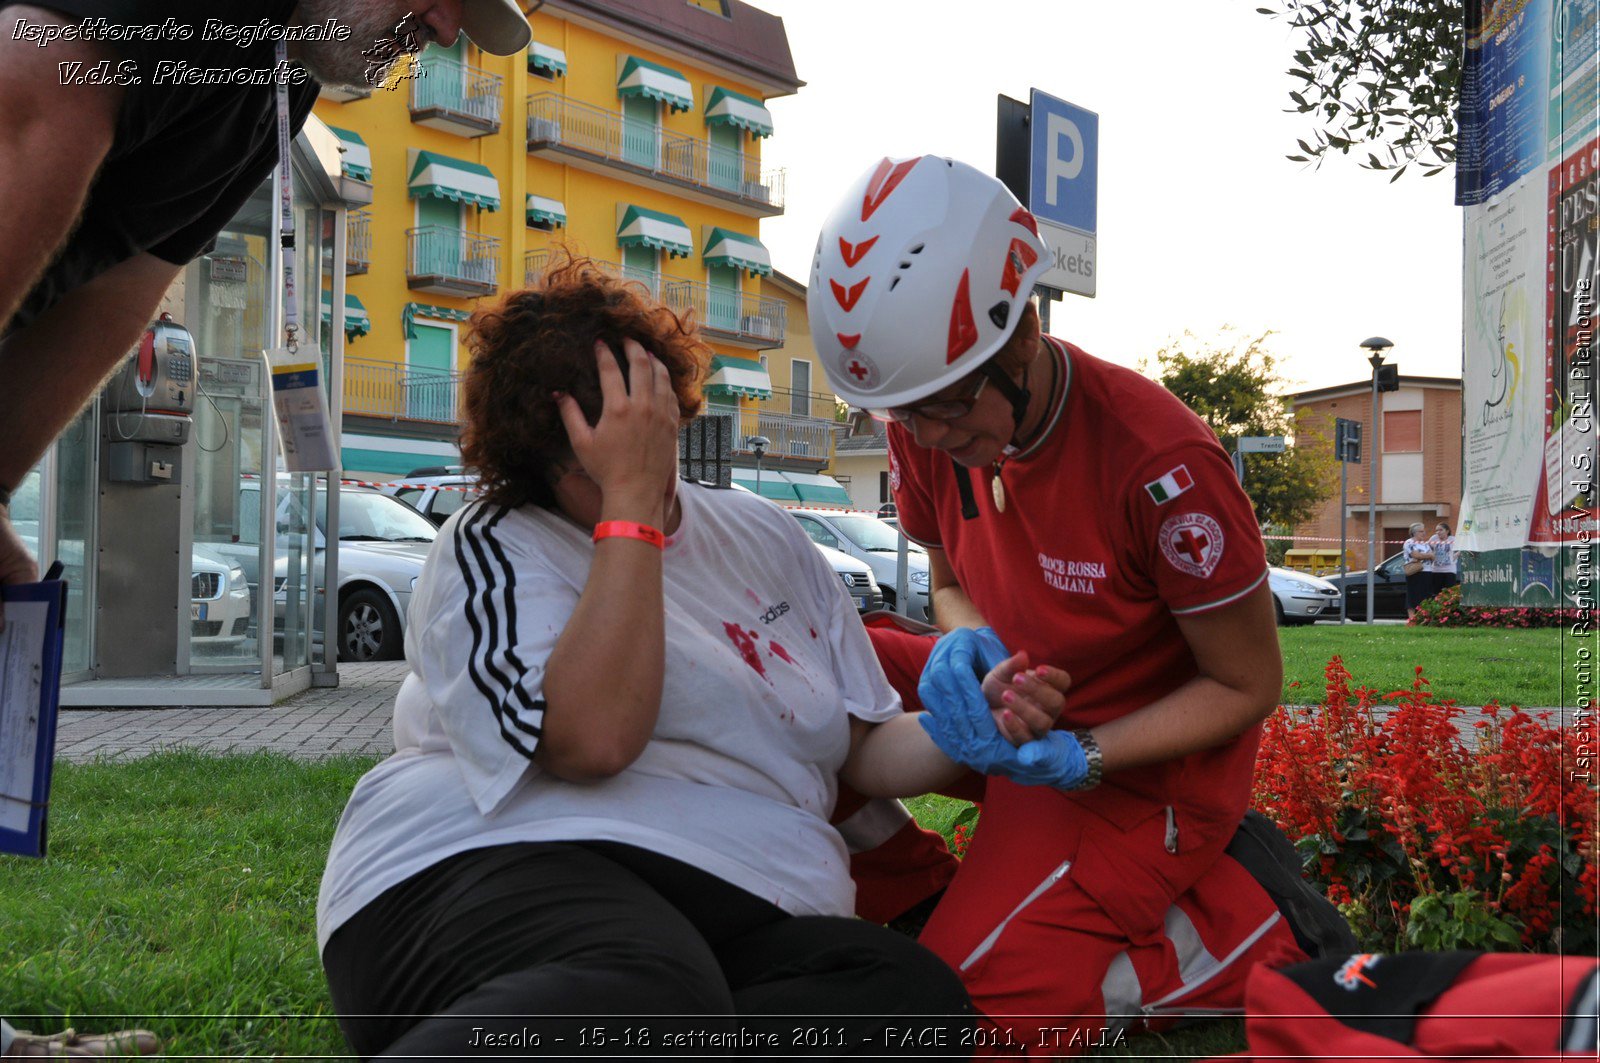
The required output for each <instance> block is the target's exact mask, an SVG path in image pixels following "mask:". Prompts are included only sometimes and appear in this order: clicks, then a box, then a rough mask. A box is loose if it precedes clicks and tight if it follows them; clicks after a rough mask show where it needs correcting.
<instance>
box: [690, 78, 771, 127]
mask: <svg viewBox="0 0 1600 1063" xmlns="http://www.w3.org/2000/svg"><path fill="white" fill-rule="evenodd" d="M706 125H731V126H736V127H737V128H739V129H748V130H750V135H751V136H754V137H770V136H771V135H772V112H770V111H768V110H767V105H766V104H764V103H762V102H761V101H760V100H758V99H755V98H753V97H750V96H746V95H744V94H743V93H740V92H734V91H733V90H732V89H725V88H723V87H722V86H721V85H718V86H717V87H716V88H714V89H712V90H711V98H710V99H709V100H707V101H706Z"/></svg>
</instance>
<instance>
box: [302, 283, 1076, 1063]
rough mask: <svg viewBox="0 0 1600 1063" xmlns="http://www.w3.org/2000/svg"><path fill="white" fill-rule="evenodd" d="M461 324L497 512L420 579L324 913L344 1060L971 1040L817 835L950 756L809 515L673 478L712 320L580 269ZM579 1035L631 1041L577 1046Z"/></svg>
mask: <svg viewBox="0 0 1600 1063" xmlns="http://www.w3.org/2000/svg"><path fill="white" fill-rule="evenodd" d="M475 326H476V328H475V333H474V335H473V337H472V339H471V341H470V342H471V346H472V350H473V359H472V364H471V368H470V369H469V370H468V371H467V377H466V382H465V404H464V407H465V408H464V419H463V428H462V456H463V458H464V459H465V461H466V462H467V463H468V464H469V465H470V466H472V467H473V468H475V469H477V470H478V471H479V473H480V475H481V478H482V481H481V486H482V491H483V496H482V498H481V499H480V500H479V501H477V502H474V503H473V504H471V505H469V506H467V507H465V508H464V509H462V510H461V511H460V512H458V513H457V514H455V515H454V516H453V517H452V518H451V519H450V520H449V521H448V522H447V523H446V524H445V526H444V528H443V530H442V531H441V534H440V536H439V538H438V540H437V541H436V542H435V544H434V547H433V552H432V555H431V556H430V558H429V561H428V565H427V567H426V569H425V570H424V572H423V575H422V576H421V578H420V579H419V581H418V583H417V586H416V589H415V592H414V594H413V597H412V602H411V612H410V623H409V624H408V626H407V631H406V660H407V663H408V664H409V666H410V674H409V675H408V676H407V677H406V679H405V682H404V684H403V685H402V687H401V690H400V694H399V697H398V698H397V700H396V703H395V750H396V751H395V753H394V755H393V756H391V757H389V758H388V759H387V760H385V761H384V762H383V763H381V764H379V765H378V766H377V767H375V768H373V769H372V771H370V772H368V773H367V775H366V776H364V777H363V778H362V780H361V781H360V783H358V784H357V786H356V789H355V793H354V794H353V795H352V796H351V799H350V803H349V806H348V807H347V808H346V809H345V813H344V816H343V818H342V819H341V821H340V823H339V828H338V831H337V833H336V835H335V837H334V840H333V847H332V852H331V853H330V854H329V858H328V867H327V870H326V873H325V874H324V877H323V882H322V892H321V897H320V898H319V901H318V911H317V922H318V942H319V946H320V947H321V951H322V958H323V964H324V966H325V968H326V971H327V975H328V981H329V985H330V988H331V990H332V996H333V1002H334V1006H335V1009H336V1010H337V1012H338V1014H339V1015H340V1025H341V1028H342V1029H343V1030H344V1032H345V1035H346V1037H347V1038H348V1039H349V1041H350V1043H351V1045H352V1047H353V1048H354V1049H355V1050H356V1051H357V1052H358V1053H359V1054H360V1055H361V1056H363V1057H370V1056H376V1055H380V1054H381V1055H384V1056H388V1057H423V1056H430V1057H439V1056H478V1055H482V1054H484V1053H485V1052H492V1051H494V1050H495V1049H497V1048H498V1049H501V1050H507V1051H513V1052H519V1053H522V1054H528V1053H529V1052H535V1053H539V1054H548V1053H550V1052H552V1051H554V1052H562V1051H564V1050H565V1049H566V1048H570V1049H571V1050H572V1054H573V1055H579V1054H582V1053H585V1052H588V1053H593V1052H594V1051H597V1050H600V1051H607V1052H611V1053H615V1052H618V1051H624V1052H627V1053H628V1054H630V1055H646V1054H654V1053H655V1052H657V1051H663V1050H668V1049H670V1048H673V1047H676V1048H678V1049H679V1050H681V1051H683V1052H685V1053H688V1054H695V1055H704V1054H708V1052H710V1051H712V1050H715V1049H719V1048H726V1047H733V1048H735V1049H737V1050H738V1052H739V1053H740V1054H754V1053H761V1052H779V1053H808V1052H809V1053H815V1052H818V1051H820V1052H821V1053H822V1054H825V1055H843V1054H850V1053H851V1052H876V1053H880V1054H881V1053H882V1052H884V1051H885V1047H886V1046H885V1043H884V1036H883V1034H884V1032H885V1024H893V1023H894V1022H895V1019H894V1018H893V1017H894V1016H896V1015H901V1016H908V1015H937V1016H944V1017H945V1018H943V1019H938V1020H932V1021H931V1022H932V1024H933V1025H940V1024H942V1025H944V1026H945V1027H946V1028H947V1029H946V1034H945V1035H946V1037H947V1038H948V1043H949V1044H951V1045H954V1044H956V1043H958V1035H957V1033H956V1031H958V1030H962V1029H966V1028H967V1027H968V1026H969V1025H970V1021H971V1020H970V1018H969V1015H970V1005H969V1002H968V1000H967V997H966V993H965V991H964V990H963V989H962V987H961V984H960V982H959V980H958V979H957V978H956V977H955V975H954V974H952V973H951V972H950V971H949V970H948V968H946V967H945V966H944V965H943V964H942V963H941V962H940V961H939V960H937V959H936V958H935V957H934V956H933V955H932V953H929V952H927V951H926V950H924V949H923V948H922V947H921V946H919V945H917V944H915V943H914V942H912V941H910V940H909V939H906V938H903V937H901V936H899V935H897V934H895V933H893V932H891V931H888V930H885V929H883V928H882V927H878V926H873V925H871V924H868V923H864V922H860V921H858V920H854V919H851V918H848V916H849V913H850V912H851V908H852V899H853V898H852V892H853V891H852V886H851V883H850V879H849V875H848V859H847V856H846V853H845V849H844V846H843V844H842V842H841V839H840V837H839V835H838V833H837V832H836V831H834V829H833V828H831V827H829V825H828V821H827V818H828V814H829V812H830V810H831V809H832V807H833V804H834V798H835V793H836V787H837V783H836V776H842V777H843V778H844V779H846V780H847V781H848V782H849V783H850V784H851V785H852V786H854V787H855V788H856V789H858V790H860V791H862V792H864V793H867V794H871V795H875V796H901V795H908V794H918V793H924V792H927V791H929V790H931V789H933V788H935V787H938V786H941V785H944V784H947V783H949V782H950V781H952V780H953V779H955V778H956V777H957V776H958V775H960V774H961V773H962V771H963V769H962V768H960V767H959V766H957V765H955V764H953V763H952V762H951V761H950V760H948V759H946V758H945V757H944V756H943V755H942V754H941V753H939V752H938V750H937V749H936V748H935V747H934V745H933V744H932V742H931V741H930V740H929V738H928V736H927V735H926V734H925V733H924V730H923V728H922V727H920V726H918V722H917V720H916V718H915V717H914V716H912V715H909V714H903V713H902V712H901V708H900V703H899V699H898V698H897V696H896V695H895V693H894V691H893V690H892V689H891V688H890V687H889V685H888V683H887V682H886V681H885V679H884V677H883V672H882V670H881V669H880V668H879V666H878V663H877V661H876V659H875V658H874V656H873V651H872V647H871V645H870V644H869V642H868V640H867V637H866V634H865V632H864V631H863V629H862V626H861V622H860V620H859V619H858V618H857V616H856V614H855V612H854V610H853V608H852V607H851V605H850V602H849V599H848V597H847V595H846V592H845V588H844V587H843V586H842V585H841V584H840V582H839V579H838V577H837V576H835V575H834V574H833V572H832V571H831V570H830V569H829V567H828V565H827V564H826V563H825V561H824V560H823V558H822V557H821V555H820V554H818V552H817V550H816V548H815V547H814V546H813V545H812V544H811V542H810V540H809V539H807V538H806V536H805V533H804V532H803V531H802V530H801V528H800V526H799V524H798V523H797V522H796V521H795V520H793V519H792V518H791V517H789V516H788V515H787V514H785V513H783V512H782V511H781V510H779V509H778V508H777V507H775V506H773V505H772V504H771V503H769V502H767V501H765V500H763V499H760V498H758V497H756V496H754V495H751V494H748V493H746V492H739V491H732V490H717V489H712V488H708V487H704V486H701V485H698V484H691V483H679V481H678V476H677V472H678V429H679V427H680V426H681V425H682V424H683V423H685V422H687V421H688V420H689V419H690V418H691V417H692V416H693V415H694V414H695V413H696V412H697V410H698V408H699V406H700V393H699V389H700V379H701V377H702V375H703V373H704V368H705V365H706V361H707V351H706V349H705V348H704V347H703V345H702V344H701V343H700V342H699V340H698V338H697V335H696V333H695V331H694V329H693V327H692V326H689V325H686V324H685V323H684V322H682V321H680V320H679V319H678V318H677V317H676V316H674V315H673V313H672V312H671V311H670V310H667V309H666V308H664V307H661V306H659V305H657V304H654V303H653V302H651V301H649V300H648V299H647V298H646V296H645V295H644V294H643V291H642V289H640V288H638V287H632V286H629V285H627V284H625V283H624V282H623V281H621V280H620V279H617V278H615V277H612V276H610V275H608V274H606V273H603V272H601V271H600V270H598V269H597V268H595V267H594V266H593V265H592V264H590V263H585V262H581V261H580V262H576V263H568V264H566V265H564V266H563V267H562V268H560V269H557V270H555V271H554V272H552V273H550V274H548V275H547V276H546V278H545V279H544V280H543V282H542V283H541V285H540V286H539V287H537V288H535V289H532V290H528V291H522V292H518V293H516V294H513V295H511V296H509V297H508V298H507V299H506V300H505V301H504V302H503V303H502V304H501V305H500V306H499V307H498V308H497V309H494V310H491V311H487V312H484V313H481V314H480V315H479V316H478V318H477V319H476V322H475ZM1026 671H1027V664H1026V660H1025V658H1022V657H1021V655H1018V657H1017V658H1013V659H1011V660H1008V661H1007V662H1006V663H1005V665H1003V666H1002V667H1001V668H998V669H996V670H995V671H994V672H992V673H990V676H989V678H988V680H987V681H986V694H987V695H988V696H989V697H991V698H992V701H993V703H994V704H995V705H996V706H997V707H1001V717H1002V720H1001V723H1002V726H1003V727H1004V728H1006V730H1007V733H1008V736H1010V737H1013V738H1015V739H1017V740H1024V739H1025V738H1026V737H1027V735H1028V731H1029V728H1028V726H1027V725H1026V723H1027V721H1029V720H1032V721H1033V722H1034V723H1036V724H1037V723H1038V722H1039V721H1040V720H1041V719H1042V720H1043V721H1044V724H1043V725H1044V726H1046V727H1047V726H1048V721H1049V720H1050V719H1051V718H1053V716H1054V714H1056V713H1059V711H1060V709H1061V704H1062V697H1061V694H1060V691H1059V689H1057V687H1064V685H1065V680H1064V678H1062V679H1061V680H1060V681H1059V682H1057V683H1056V686H1054V687H1052V686H1049V685H1046V684H1044V683H1041V682H1039V681H1038V679H1037V678H1036V677H1034V676H1029V675H1023V676H1022V678H1020V679H1019V678H1018V676H1019V675H1021V674H1023V673H1026ZM1007 690H1009V691H1010V694H1009V695H1007V694H1006V693H1005V691H1007ZM1002 699H1004V706H1006V707H1009V710H1010V715H1009V717H1008V716H1006V709H1005V708H1004V707H1002ZM604 1015H610V1016H618V1017H620V1018H619V1020H614V1021H612V1022H610V1023H607V1022H605V1021H604V1020H599V1019H596V1018H595V1016H604ZM576 1016H585V1018H582V1019H581V1020H580V1019H576V1018H571V1017H576ZM645 1016H679V1017H684V1016H696V1017H701V1016H703V1017H704V1018H695V1019H693V1020H690V1019H687V1018H679V1019H677V1020H675V1022H673V1023H671V1024H666V1025H664V1024H663V1023H662V1022H661V1021H659V1020H657V1021H653V1022H640V1021H636V1020H637V1019H638V1018H640V1017H645ZM783 1016H815V1017H817V1021H809V1020H801V1019H794V1018H783ZM842 1016H849V1018H836V1017H842ZM563 1019H567V1020H568V1021H566V1022H565V1023H563V1022H562V1021H561V1020H563ZM823 1020H826V1021H823ZM901 1025H905V1022H902V1023H901ZM916 1025H917V1026H918V1027H919V1028H928V1027H929V1026H930V1022H929V1021H925V1020H918V1021H917V1023H916ZM594 1027H605V1028H606V1030H607V1031H608V1036H615V1037H616V1038H618V1040H617V1041H616V1042H614V1043H610V1044H609V1045H607V1046H605V1047H601V1046H600V1045H598V1044H595V1043H589V1044H585V1043H583V1041H584V1039H589V1040H591V1041H592V1040H593V1037H594V1035H593V1033H592V1032H583V1031H588V1030H592V1028H594ZM797 1031H798V1036H799V1038H800V1040H799V1041H796V1039H795V1038H796V1036H797ZM669 1035H670V1036H671V1037H672V1038H673V1042H672V1043H671V1044H669V1043H668V1041H667V1039H668V1037H669ZM556 1038H566V1040H564V1041H562V1042H560V1043H559V1044H558V1043H557V1042H556V1040H555V1039H556ZM624 1038H628V1039H629V1040H626V1041H625V1040H623V1039H624ZM807 1038H809V1041H808V1040H807ZM819 1039H820V1042H821V1043H819ZM536 1045H537V1046H538V1047H535V1046H536ZM893 1047H894V1046H892V1045H891V1046H889V1048H890V1049H891V1050H892V1048H893ZM907 1050H908V1051H917V1050H918V1049H916V1048H915V1047H908V1049H907Z"/></svg>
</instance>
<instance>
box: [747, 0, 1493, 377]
mask: <svg viewBox="0 0 1600 1063" xmlns="http://www.w3.org/2000/svg"><path fill="white" fill-rule="evenodd" d="M754 2H755V4H756V6H758V7H761V8H763V9H765V10H767V11H771V12H773V13H774V14H777V15H781V16H782V17H783V19H784V23H785V25H786V27H787V29H788V33H789V44H790V47H791V48H792V49H793V51H794V58H795V65H796V67H797V69H798V71H799V74H800V77H801V78H802V79H804V80H805V81H806V83H807V84H806V86H805V87H804V88H803V89H801V90H800V92H799V93H797V94H796V95H794V96H789V97H784V98H782V99H778V100H774V101H772V103H771V104H770V107H771V110H772V114H773V120H774V124H775V125H776V130H777V131H776V134H775V135H774V136H773V137H772V138H771V139H770V140H768V141H767V143H766V146H765V147H764V148H763V153H764V158H765V164H766V165H767V166H770V167H773V168H783V169H786V170H787V171H788V179H787V180H788V191H787V206H786V209H785V212H784V214H783V216H782V217H779V218H774V219H769V220H766V221H763V222H762V223H761V235H762V239H763V241H764V242H765V243H766V245H767V247H768V248H769V249H770V250H771V252H772V257H773V262H774V264H775V265H776V266H777V268H778V269H780V270H782V271H783V272H785V273H788V274H789V275H791V276H793V277H796V278H797V279H799V280H801V281H802V282H804V281H806V280H807V279H808V276H807V274H808V272H809V269H810V257H811V251H812V248H813V246H814V244H815V242H816V235H817V229H818V226H819V225H820V224H821V222H822V219H823V217H824V215H825V214H826V213H827V211H828V209H829V208H830V207H831V206H832V204H833V203H834V201H835V200H836V199H837V198H838V196H839V195H840V193H841V192H842V191H843V188H844V186H845V185H846V184H847V183H848V182H849V181H850V180H851V179H852V178H853V177H855V176H856V175H857V174H858V173H860V172H861V171H862V170H864V169H866V168H867V167H868V166H869V165H871V164H872V163H874V162H875V161H876V160H877V159H878V158H879V157H881V156H883V155H892V156H905V155H919V154H923V153H928V152H932V153H936V154H941V155H950V156H954V157H956V158H960V159H963V160H965V161H967V162H970V163H972V164H974V165H976V166H979V167H981V168H982V169H984V170H986V171H990V172H992V171H993V169H994V140H995V133H994V130H995V97H996V95H997V94H999V93H1004V94H1006V95H1008V96H1012V97H1014V98H1017V99H1021V100H1024V101H1025V100H1027V98H1028V91H1029V89H1030V88H1038V89H1040V90H1042V91H1044V92H1047V93H1050V94H1051V95H1054V96H1058V97H1061V98H1063V99H1066V100H1069V101H1071V102H1072V103H1075V104H1078V105H1079V106H1082V107H1084V108H1086V109H1088V110H1091V111H1095V112H1097V113H1098V114H1099V116H1100V172H1099V263H1098V268H1097V273H1098V282H1099V294H1098V296H1097V297H1096V298H1094V299H1085V298H1082V297H1079V296H1072V295H1068V296H1065V297H1064V298H1063V300H1062V301H1061V302H1059V303H1057V304H1055V306H1054V309H1053V320H1052V322H1051V326H1052V327H1051V331H1052V332H1054V333H1055V334H1056V335H1058V336H1062V337H1065V338H1067V339H1070V340H1072V341H1073V342H1075V343H1077V344H1078V345H1079V346H1081V347H1083V348H1084V349H1086V350H1088V351H1089V352H1090V353H1092V354H1097V355H1100V356H1101V357H1104V358H1107V359H1109V360H1112V361H1115V362H1119V363H1122V364H1124V365H1130V366H1132V365H1136V364H1137V363H1138V361H1139V359H1140V358H1141V357H1149V356H1151V355H1153V353H1154V352H1155V351H1156V350H1158V349H1159V348H1160V347H1161V346H1162V345H1163V344H1164V343H1165V342H1166V341H1167V340H1168V339H1169V338H1172V337H1177V336H1180V335H1181V334H1182V333H1183V332H1184V331H1185V330H1186V329H1187V330H1189V331H1192V332H1194V333H1196V334H1197V335H1199V336H1200V337H1202V338H1210V337H1212V336H1214V335H1216V334H1217V333H1218V331H1219V330H1220V329H1221V328H1222V327H1223V326H1225V325H1232V326H1236V327H1237V328H1239V329H1241V330H1247V331H1249V330H1253V331H1257V332H1259V331H1263V330H1266V329H1273V330H1276V332H1277V335H1276V336H1274V337H1273V339H1272V340H1271V349H1272V351H1273V353H1274V354H1276V355H1277V356H1278V357H1279V358H1280V360H1281V363H1282V364H1281V368H1282V370H1283V373H1284V375H1285V377H1287V378H1288V381H1289V383H1290V384H1291V385H1293V386H1294V388H1295V389H1300V388H1314V387H1324V386H1327V385H1332V384H1340V383H1346V382H1349V381H1353V380H1364V379H1367V378H1368V376H1369V374H1370V370H1369V369H1368V367H1367V364H1366V362H1365V360H1364V359H1365V352H1364V351H1362V350H1361V349H1360V346H1359V345H1360V343H1361V341H1362V340H1364V339H1366V338H1367V337H1369V336H1372V335H1374V334H1378V335H1382V336H1386V337H1388V338H1389V339H1390V340H1392V341H1394V345H1395V346H1394V349H1393V351H1392V352H1391V355H1392V357H1393V358H1394V359H1395V360H1397V361H1398V363H1399V365H1400V371H1401V373H1402V374H1417V375H1425V376H1450V377H1459V375H1460V371H1461V226H1462V215H1461V209H1460V208H1458V207H1456V206H1455V205H1454V203H1453V191H1454V190H1453V183H1452V181H1453V173H1452V172H1450V171H1447V172H1446V173H1444V174H1441V175H1439V176H1437V177H1431V178H1423V177H1421V176H1420V175H1414V174H1413V173H1411V172H1408V173H1407V174H1406V176H1404V177H1402V178H1401V179H1400V180H1399V181H1398V182H1397V183H1395V184H1390V183H1389V182H1388V176H1387V175H1386V174H1376V173H1373V172H1371V171H1367V170H1361V169H1358V168H1357V167H1356V165H1355V157H1354V156H1352V157H1350V158H1341V159H1339V160H1338V161H1337V162H1335V163H1329V164H1325V165H1324V166H1323V167H1322V169H1321V170H1312V169H1309V168H1308V167H1306V166H1304V165H1302V164H1300V163H1293V162H1289V161H1287V160H1286V159H1285V158H1284V156H1285V155H1287V154H1289V153H1290V152H1291V151H1293V150H1295V149H1294V141H1295V138H1296V137H1299V136H1306V135H1307V133H1306V130H1307V127H1306V126H1305V124H1304V121H1303V119H1302V118H1301V117H1300V116H1297V115H1293V114H1285V113H1283V108H1284V106H1285V105H1286V103H1287V102H1288V98H1287V93H1288V90H1289V88H1290V87H1291V84H1292V79H1290V78H1289V76H1288V75H1287V74H1286V73H1285V71H1286V70H1287V68H1288V66H1289V59H1290V55H1291V52H1292V50H1293V40H1292V38H1291V36H1290V34H1289V31H1288V29H1287V28H1286V27H1285V25H1284V24H1283V23H1282V22H1281V21H1276V20H1272V19H1268V18H1266V17H1265V16H1262V15H1258V14H1256V13H1255V8H1256V7H1257V6H1262V5H1260V3H1259V0H1145V2H1143V3H1139V4H1107V3H1104V2H1103V0H1100V2H1089V0H980V2H977V3H973V2H970V0H920V2H913V0H754ZM1267 6H1270V5H1267ZM1308 139H1309V138H1308ZM1362 157H1365V153H1362Z"/></svg>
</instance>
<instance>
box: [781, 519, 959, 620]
mask: <svg viewBox="0 0 1600 1063" xmlns="http://www.w3.org/2000/svg"><path fill="white" fill-rule="evenodd" d="M789 513H790V515H791V516H793V517H794V518H795V519H796V520H798V521H799V522H800V526H801V527H802V528H804V529H805V531H806V534H807V535H808V536H810V537H811V541H812V542H814V543H816V544H817V545H818V546H826V547H830V548H832V549H835V550H842V551H844V552H845V553H847V554H849V555H850V556H851V557H853V558H855V559H857V560H858V561H862V562H864V563H865V564H866V565H867V566H868V567H869V568H871V569H872V573H873V576H874V577H875V578H876V579H877V581H878V590H879V593H881V594H882V595H883V606H884V608H885V609H892V610H894V611H895V612H897V613H901V614H902V615H904V616H908V617H910V618H911V619H912V620H920V621H923V622H925V623H927V622H931V621H932V619H933V614H932V611H931V609H930V608H929V606H928V553H927V551H926V550H924V549H922V547H920V546H918V545H917V544H916V543H912V542H909V541H908V542H907V551H906V608H905V609H897V608H896V607H895V606H896V598H897V595H896V594H895V583H896V579H897V574H898V570H899V564H900V557H899V554H900V542H901V540H902V538H903V537H902V536H901V534H900V529H899V528H896V527H894V526H892V525H889V524H887V523H885V522H884V521H883V520H882V519H880V518H878V517H874V516H873V515H872V514H870V513H850V512H845V511H841V510H832V509H790V510H789Z"/></svg>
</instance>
